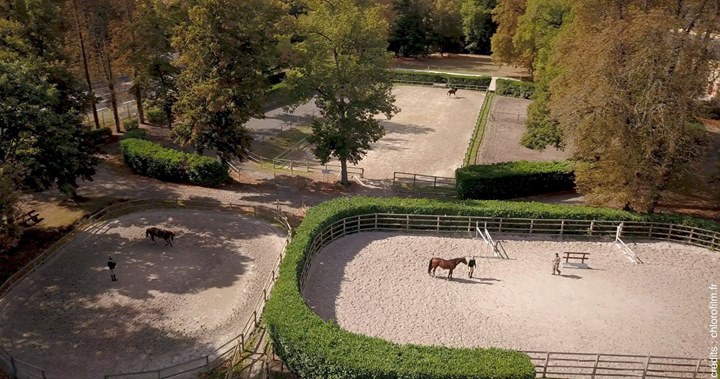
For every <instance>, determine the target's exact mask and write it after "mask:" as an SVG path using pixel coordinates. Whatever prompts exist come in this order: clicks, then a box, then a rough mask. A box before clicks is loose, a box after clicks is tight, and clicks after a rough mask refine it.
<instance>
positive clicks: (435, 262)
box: [428, 257, 467, 280]
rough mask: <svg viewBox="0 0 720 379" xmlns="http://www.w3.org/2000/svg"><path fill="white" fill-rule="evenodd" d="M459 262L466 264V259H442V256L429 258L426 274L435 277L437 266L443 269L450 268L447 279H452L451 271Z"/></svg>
mask: <svg viewBox="0 0 720 379" xmlns="http://www.w3.org/2000/svg"><path fill="white" fill-rule="evenodd" d="M460 263H465V264H467V260H465V257H462V258H454V259H442V258H432V259H430V264H428V275H432V277H433V278H434V277H435V270H437V268H438V267H440V268H443V269H445V270H450V272H449V273H448V276H447V279H448V280H450V279H452V273H453V270H454V269H455V267H457V265H459V264H460Z"/></svg>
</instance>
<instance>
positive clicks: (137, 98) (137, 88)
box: [133, 70, 145, 124]
mask: <svg viewBox="0 0 720 379" xmlns="http://www.w3.org/2000/svg"><path fill="white" fill-rule="evenodd" d="M135 78H137V70H135V77H134V79H135ZM134 79H133V80H134ZM133 90H134V95H135V103H136V104H137V111H138V119H139V120H140V123H141V124H144V123H145V109H144V108H143V104H142V91H141V88H140V86H139V85H138V84H136V83H133Z"/></svg>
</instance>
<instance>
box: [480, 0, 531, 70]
mask: <svg viewBox="0 0 720 379" xmlns="http://www.w3.org/2000/svg"><path fill="white" fill-rule="evenodd" d="M527 2H528V0H498V2H497V5H496V6H495V8H493V10H492V19H493V21H494V22H495V23H496V24H497V30H496V31H495V34H493V36H492V37H491V39H490V42H491V46H492V59H493V61H495V62H497V63H504V64H509V65H516V66H521V67H525V68H528V69H531V68H532V61H530V62H527V61H523V60H521V59H520V57H519V55H520V54H519V51H518V49H517V48H516V47H515V44H514V43H513V39H514V38H515V34H516V33H517V29H518V23H519V19H520V16H522V15H524V14H525V8H526V7H527Z"/></svg>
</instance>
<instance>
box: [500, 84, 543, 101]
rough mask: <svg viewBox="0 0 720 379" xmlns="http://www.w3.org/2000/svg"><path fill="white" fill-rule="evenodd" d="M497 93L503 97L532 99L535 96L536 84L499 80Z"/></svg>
mask: <svg viewBox="0 0 720 379" xmlns="http://www.w3.org/2000/svg"><path fill="white" fill-rule="evenodd" d="M495 93H496V94H498V95H502V96H512V97H522V98H523V99H532V97H533V95H534V94H535V83H531V82H520V81H517V80H507V79H497V80H496V81H495Z"/></svg>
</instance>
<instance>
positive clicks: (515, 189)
mask: <svg viewBox="0 0 720 379" xmlns="http://www.w3.org/2000/svg"><path fill="white" fill-rule="evenodd" d="M573 169H574V164H573V163H572V162H569V161H553V162H528V161H517V162H503V163H495V164H489V165H472V166H465V167H461V168H459V169H457V170H455V179H456V183H457V184H456V189H457V194H458V198H460V199H511V198H514V197H521V196H531V195H539V194H543V193H548V192H557V191H569V190H572V189H573V188H575V173H574V171H573Z"/></svg>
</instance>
